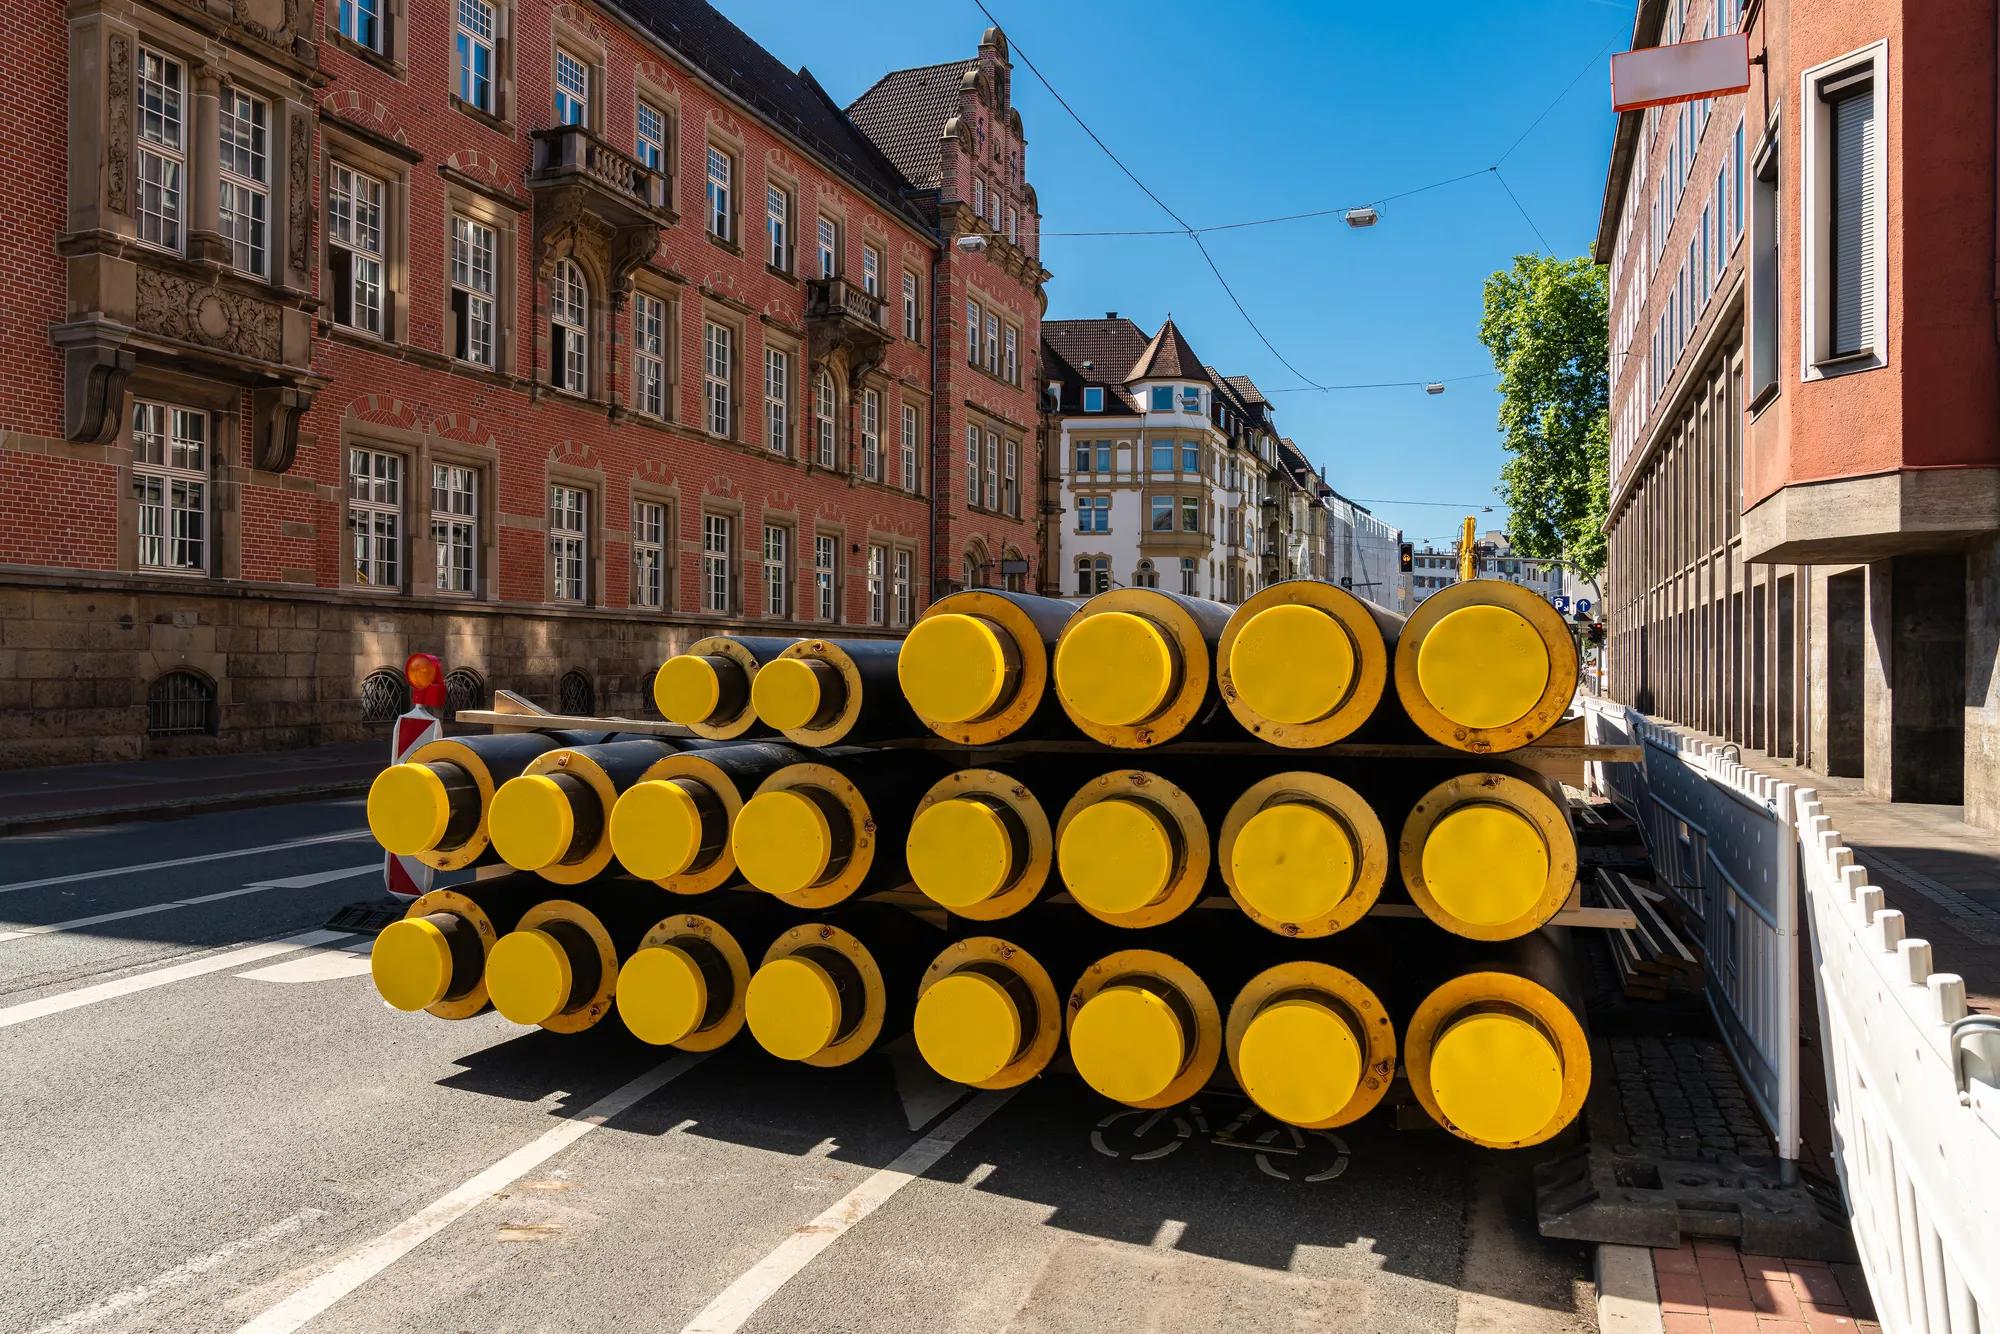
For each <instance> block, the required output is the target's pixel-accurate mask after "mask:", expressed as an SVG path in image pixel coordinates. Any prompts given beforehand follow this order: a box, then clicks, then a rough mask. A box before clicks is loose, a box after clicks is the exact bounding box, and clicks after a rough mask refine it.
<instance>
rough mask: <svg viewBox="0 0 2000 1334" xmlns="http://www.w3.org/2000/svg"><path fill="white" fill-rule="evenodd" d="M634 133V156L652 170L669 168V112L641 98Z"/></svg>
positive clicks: (661, 170) (647, 168) (659, 170)
mask: <svg viewBox="0 0 2000 1334" xmlns="http://www.w3.org/2000/svg"><path fill="white" fill-rule="evenodd" d="M635 126H636V128H635V130H634V133H633V139H634V152H633V156H634V157H637V158H638V159H639V164H640V165H641V166H643V167H644V168H646V170H648V171H652V172H664V171H666V169H667V113H666V112H664V111H662V110H660V109H659V108H658V107H656V106H654V105H653V104H652V103H651V102H648V101H646V100H645V99H643V98H641V99H640V101H639V110H638V115H637V118H636V121H635Z"/></svg>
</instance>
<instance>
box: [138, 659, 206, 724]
mask: <svg viewBox="0 0 2000 1334" xmlns="http://www.w3.org/2000/svg"><path fill="white" fill-rule="evenodd" d="M146 735H147V736H214V735H215V686H214V684H213V683H212V682H210V681H209V679H208V678H207V677H205V676H201V675H199V674H197V673H195V672H185V671H176V672H168V673H166V674H165V675H163V676H161V677H160V678H159V679H157V680H155V681H154V682H153V684H152V685H151V686H150V687H149V688H148V689H147V691H146Z"/></svg>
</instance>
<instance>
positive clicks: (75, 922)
mask: <svg viewBox="0 0 2000 1334" xmlns="http://www.w3.org/2000/svg"><path fill="white" fill-rule="evenodd" d="M381 870H382V867H381V865H380V863H377V862H370V863H368V865H366V866H347V867H342V868H341V869H340V870H338V871H316V872H314V873H313V874H311V875H295V876H292V877H290V878H288V879H285V880H266V881H260V882H259V883H257V884H254V885H245V886H243V888H241V889H225V890H223V891H222V892H221V893H219V894H197V895H196V896H195V897H193V898H191V899H170V900H168V901H167V902H165V903H149V904H147V905H146V906H145V907H143V908H124V909H120V910H119V911H118V912H101V913H97V914H95V915H94V916H90V917H72V918H70V919H69V920H68V921H67V922H48V923H44V924H43V925H41V926H22V927H16V928H15V929H13V930H12V931H0V941H8V940H19V939H20V938H21V937H23V936H48V935H54V934H55V933H57V932H59V931H76V930H79V929H81V928H83V927H86V926H97V925H99V924H100V923H103V922H122V921H124V920H125V919H126V918H128V917H145V916H148V915H150V914H152V913H156V912H171V911H173V910H174V909H175V908H192V907H195V906H196V905H198V904H203V903H214V902H216V901H217V900H219V899H233V898H237V897H238V896H240V895H243V894H259V893H262V892H263V891H265V890H267V889H311V888H313V887H314V886H316V885H324V884H328V883H330V882H332V881H335V880H347V879H351V878H352V877H354V876H357V875H370V874H380V872H381Z"/></svg>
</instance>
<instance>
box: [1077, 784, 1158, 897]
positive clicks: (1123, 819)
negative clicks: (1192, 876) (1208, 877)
mask: <svg viewBox="0 0 2000 1334" xmlns="http://www.w3.org/2000/svg"><path fill="white" fill-rule="evenodd" d="M1056 862H1057V865H1058V866H1059V867H1060V868H1061V870H1062V878H1063V883H1064V884H1065V885H1068V886H1069V892H1070V893H1071V894H1072V895H1073V896H1074V897H1075V898H1076V901H1077V902H1078V903H1081V904H1082V905H1084V906H1085V907H1086V908H1095V909H1096V910H1097V911H1099V912H1103V913H1112V914H1120V913H1130V912H1137V911H1138V910H1139V909H1141V908H1143V907H1145V906H1146V905H1147V904H1149V903H1152V902H1154V901H1155V900H1157V899H1158V898H1159V897H1160V896H1161V895H1162V894H1165V893H1166V892H1167V890H1168V888H1169V887H1171V885H1172V883H1173V876H1174V844H1173V838H1172V835H1171V834H1170V833H1169V831H1168V829H1167V822H1166V821H1165V820H1164V819H1162V818H1161V817H1160V815H1159V814H1158V813H1157V812H1155V811H1154V810H1153V809H1152V808H1151V807H1150V806H1147V805H1144V804H1142V803H1140V802H1136V801H1127V800H1125V799H1124V798H1122V797H1112V798H1110V799H1109V800H1106V801H1100V802H1096V803H1094V804H1092V805H1089V806H1086V807H1084V808H1083V809H1082V810H1080V811H1078V812H1077V813H1076V815H1075V816H1074V817H1072V818H1071V820H1070V822H1069V826H1068V827H1067V828H1066V829H1064V830H1063V836H1062V843H1061V845H1060V846H1058V847H1057V849H1056Z"/></svg>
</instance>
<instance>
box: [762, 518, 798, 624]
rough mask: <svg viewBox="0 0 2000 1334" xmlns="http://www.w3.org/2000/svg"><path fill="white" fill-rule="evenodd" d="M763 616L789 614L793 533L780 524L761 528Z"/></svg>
mask: <svg viewBox="0 0 2000 1334" xmlns="http://www.w3.org/2000/svg"><path fill="white" fill-rule="evenodd" d="M764 614H765V615H766V616H769V617H772V618H773V619H776V620H783V619H784V618H785V617H787V616H789V615H791V614H792V530H791V529H789V528H787V527H785V526H784V525H783V524H777V523H767V524H765V525H764Z"/></svg>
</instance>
